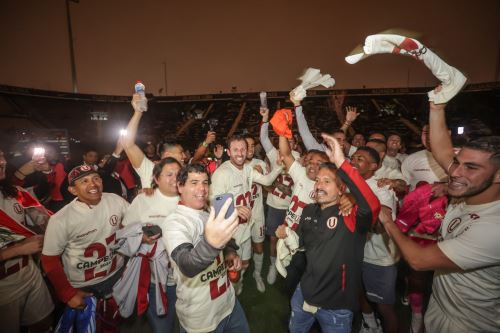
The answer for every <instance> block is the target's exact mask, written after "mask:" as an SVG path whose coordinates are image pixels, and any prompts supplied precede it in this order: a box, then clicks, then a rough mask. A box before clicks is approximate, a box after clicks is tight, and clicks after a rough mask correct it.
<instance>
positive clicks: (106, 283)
mask: <svg viewBox="0 0 500 333" xmlns="http://www.w3.org/2000/svg"><path fill="white" fill-rule="evenodd" d="M68 182H69V188H68V190H69V191H70V192H71V193H72V194H73V195H75V196H76V198H75V199H74V200H73V201H72V202H70V203H69V204H67V205H66V206H64V208H63V209H61V210H60V211H58V212H57V213H56V214H54V215H52V217H51V218H50V220H49V224H48V226H47V231H46V232H45V242H44V244H43V251H42V257H41V259H42V264H43V268H44V270H45V272H46V273H47V276H48V277H49V279H50V281H51V282H52V285H53V286H54V287H55V291H56V293H57V296H58V297H59V299H60V300H61V301H62V302H64V303H67V305H68V306H69V307H71V308H75V309H84V308H85V307H86V302H85V296H89V295H91V294H92V295H94V296H95V297H97V298H98V299H102V300H107V307H108V311H110V312H114V309H113V307H116V303H115V302H114V301H113V299H112V298H110V297H109V296H110V295H111V293H112V287H113V285H114V283H115V282H116V281H117V280H118V279H119V278H120V275H121V271H122V267H123V264H124V260H123V257H122V256H121V255H120V254H118V253H117V252H115V251H114V249H113V246H114V245H115V243H116V231H117V230H118V229H119V228H120V223H121V221H122V219H123V216H124V215H125V212H126V210H127V208H128V206H129V204H128V202H126V201H125V200H124V199H123V198H121V197H119V196H118V195H116V194H112V193H103V192H102V179H101V177H100V176H99V174H98V173H97V171H95V170H94V169H93V168H91V167H89V166H87V165H80V166H78V167H75V168H73V170H71V171H70V173H69V174H68ZM116 309H117V307H116Z"/></svg>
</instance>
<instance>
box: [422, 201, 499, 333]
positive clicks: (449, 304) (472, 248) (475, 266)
mask: <svg viewBox="0 0 500 333" xmlns="http://www.w3.org/2000/svg"><path fill="white" fill-rule="evenodd" d="M499 216H500V201H494V202H490V203H487V204H483V205H466V204H465V203H461V204H458V205H454V206H453V205H450V206H449V207H448V210H447V212H446V216H445V218H444V220H443V223H442V224H441V228H440V237H439V239H438V243H437V245H438V246H439V248H440V249H441V251H442V252H443V253H444V254H445V255H446V256H447V257H448V258H449V259H450V260H451V261H453V262H454V263H455V264H456V265H457V266H459V267H460V268H461V269H462V271H449V270H448V271H447V270H436V271H435V273H434V281H433V284H432V297H431V302H430V304H429V308H428V310H427V312H426V315H425V327H426V329H427V331H428V332H499V331H500V283H499V278H500V242H499V239H500V219H499Z"/></svg>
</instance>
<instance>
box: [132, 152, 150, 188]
mask: <svg viewBox="0 0 500 333" xmlns="http://www.w3.org/2000/svg"><path fill="white" fill-rule="evenodd" d="M154 168H155V164H154V162H153V161H151V160H150V159H149V158H147V157H146V156H144V158H143V159H142V162H141V165H140V166H139V167H138V168H134V170H135V172H137V174H138V175H139V178H141V187H142V188H151V181H152V180H153V169H154Z"/></svg>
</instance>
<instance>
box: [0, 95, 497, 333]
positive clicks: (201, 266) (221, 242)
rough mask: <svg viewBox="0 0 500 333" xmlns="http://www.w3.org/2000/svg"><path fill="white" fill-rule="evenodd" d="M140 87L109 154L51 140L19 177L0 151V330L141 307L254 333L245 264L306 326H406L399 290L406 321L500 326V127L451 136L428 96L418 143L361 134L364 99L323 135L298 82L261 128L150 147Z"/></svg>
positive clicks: (416, 325) (158, 326) (162, 326)
mask: <svg viewBox="0 0 500 333" xmlns="http://www.w3.org/2000/svg"><path fill="white" fill-rule="evenodd" d="M439 90H440V88H439V87H438V88H437V89H436V93H439ZM142 98H144V97H142V96H140V95H138V94H134V96H133V98H132V106H133V109H134V113H133V115H132V117H131V119H130V121H129V123H128V126H127V132H126V134H124V135H121V136H120V138H119V139H118V141H117V144H116V148H115V150H114V151H113V153H112V154H110V155H106V156H104V157H103V158H102V159H101V160H99V158H98V153H97V151H96V150H95V149H89V150H87V151H85V153H84V154H83V159H82V161H81V163H76V164H75V165H72V166H69V165H64V163H62V162H61V161H60V160H59V159H58V157H57V156H56V154H55V152H54V151H52V150H51V149H50V148H49V147H46V150H45V154H40V153H39V152H38V153H37V154H34V155H33V157H32V159H30V160H29V161H28V162H25V163H20V164H19V165H16V167H15V170H14V172H13V174H9V173H8V172H7V160H6V152H7V151H8V148H7V147H4V148H3V149H2V151H0V191H1V194H0V231H1V238H0V242H1V243H0V295H1V297H0V322H1V323H2V331H4V332H18V331H19V330H20V329H21V328H24V329H27V330H28V331H29V332H50V331H52V330H56V331H58V332H71V330H72V327H73V326H74V327H77V329H76V330H77V332H84V331H85V332H87V331H89V332H91V331H99V332H117V331H119V329H120V323H121V320H122V319H123V318H126V317H129V316H131V315H132V314H134V313H136V314H137V315H142V314H144V313H145V314H146V316H147V319H148V322H149V324H150V326H151V327H152V329H153V331H154V332H174V330H175V327H176V325H175V323H176V321H178V323H179V326H180V330H181V332H235V333H244V332H249V331H250V329H249V325H248V322H247V319H246V316H245V310H244V308H243V307H242V305H241V304H240V302H239V301H238V296H239V295H241V293H242V292H243V290H244V283H245V279H248V278H253V279H254V280H255V283H256V286H257V290H258V292H260V293H265V292H266V288H269V286H272V285H273V284H274V283H275V282H276V280H277V278H279V275H281V276H282V278H284V279H285V285H286V287H287V290H288V296H289V299H290V317H289V330H290V332H293V333H295V332H309V330H310V329H311V327H312V326H313V324H314V322H317V323H318V324H319V326H320V328H321V330H322V331H323V332H350V331H351V330H352V326H353V320H354V316H355V315H356V314H357V313H360V314H361V318H362V322H361V331H362V332H386V333H389V332H399V331H400V330H401V328H402V323H401V322H400V318H399V317H398V315H397V313H396V309H395V304H396V303H397V298H398V297H397V295H399V294H400V295H401V297H402V298H403V299H405V300H407V302H408V303H409V306H410V308H411V324H410V330H411V332H415V333H416V332H424V330H425V331H426V332H498V331H500V310H499V309H500V283H499V280H498V279H499V277H500V242H498V239H499V236H500V224H499V222H498V221H499V220H498V216H499V215H500V203H499V201H498V200H499V199H500V187H499V183H500V137H497V136H488V137H481V138H477V139H474V140H470V141H467V142H464V143H463V144H461V146H454V145H453V143H452V140H451V137H450V133H449V132H448V129H447V125H446V119H445V118H446V115H445V107H446V104H445V103H435V102H434V101H432V100H431V101H430V102H429V122H428V124H426V125H425V126H423V128H422V132H421V133H422V138H421V141H422V146H423V149H422V150H420V151H417V152H414V153H412V154H410V155H407V154H404V153H402V143H403V142H402V136H401V133H382V132H376V133H355V134H354V135H348V133H349V131H348V129H349V128H351V126H352V124H353V123H354V122H355V121H356V118H357V116H358V112H357V110H356V108H355V107H347V108H346V113H345V122H344V123H343V124H342V126H341V128H339V129H336V130H333V129H332V131H330V132H329V133H324V134H322V135H321V137H314V135H313V134H312V133H311V131H310V129H309V127H308V123H307V119H306V117H305V116H304V113H303V110H302V106H301V101H302V99H303V98H304V96H300V95H297V94H295V93H293V91H292V93H291V94H290V101H291V103H292V104H293V108H289V109H279V110H272V111H273V112H271V110H269V109H268V108H267V107H265V106H262V107H261V108H260V115H261V117H262V122H261V126H260V135H259V137H258V138H257V137H251V136H248V135H247V136H244V135H231V136H229V137H228V138H227V141H226V143H225V145H221V144H215V142H216V137H217V136H224V135H225V133H215V132H213V131H209V132H208V133H207V136H206V139H205V140H204V141H203V142H202V143H201V144H200V145H199V146H198V148H197V149H196V151H195V152H194V153H193V155H192V157H188V156H187V154H186V151H185V150H184V148H183V145H182V144H181V143H179V142H164V143H162V144H160V145H158V146H155V145H154V144H148V145H147V146H146V148H145V149H144V150H142V149H141V148H140V147H139V145H138V144H137V143H136V136H137V131H138V127H139V124H140V121H141V117H142V116H143V114H144V112H145V111H144V110H142V109H141V108H140V107H139V102H140V101H141V99H142ZM271 113H273V115H272V117H271ZM294 119H296V122H297V128H298V134H299V135H298V140H297V136H295V135H294V133H293V132H292V124H293V121H294ZM271 128H272V130H273V131H274V133H275V134H276V136H277V140H275V141H276V142H274V143H273V140H272V138H271V136H270V131H271ZM299 140H300V141H301V142H299ZM301 144H303V148H299V147H300V145H301ZM304 148H305V149H304ZM259 149H261V152H262V155H263V159H258V158H256V154H257V153H256V152H257V151H258V150H259ZM40 184H45V185H43V186H42V185H40ZM137 189H140V191H137ZM266 237H268V242H265V240H266ZM266 244H268V245H269V256H270V258H269V259H267V258H266V259H265V258H264V253H265V252H264V246H265V245H266ZM251 262H253V274H252V276H251V277H250V276H247V275H248V274H245V272H246V271H247V270H248V268H249V266H250V264H251ZM265 262H269V263H270V265H269V268H268V269H266V271H267V276H263V266H264V263H265ZM398 276H399V277H400V278H399V279H398ZM398 281H400V284H402V286H403V288H401V291H400V292H397V287H398V286H397V285H398ZM430 288H432V292H430V293H429V292H428V290H429V289H430ZM61 304H62V305H64V306H63V307H61ZM58 309H59V310H58ZM262 319H263V320H265V318H262Z"/></svg>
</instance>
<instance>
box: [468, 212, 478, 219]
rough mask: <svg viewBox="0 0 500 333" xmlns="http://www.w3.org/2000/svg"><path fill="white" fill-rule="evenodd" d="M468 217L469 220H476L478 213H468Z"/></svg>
mask: <svg viewBox="0 0 500 333" xmlns="http://www.w3.org/2000/svg"><path fill="white" fill-rule="evenodd" d="M469 217H470V219H471V220H477V219H479V215H477V214H476V213H472V214H469Z"/></svg>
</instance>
